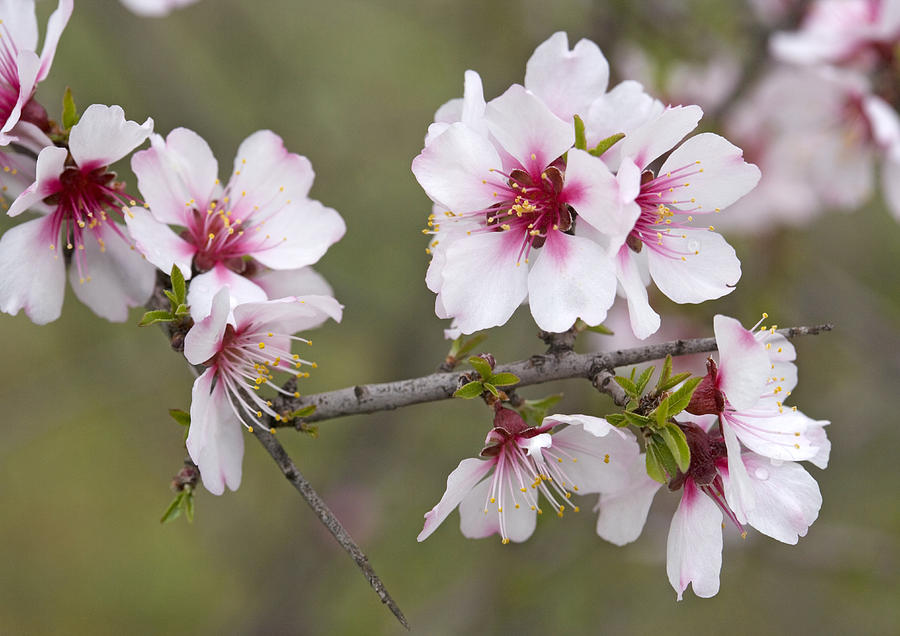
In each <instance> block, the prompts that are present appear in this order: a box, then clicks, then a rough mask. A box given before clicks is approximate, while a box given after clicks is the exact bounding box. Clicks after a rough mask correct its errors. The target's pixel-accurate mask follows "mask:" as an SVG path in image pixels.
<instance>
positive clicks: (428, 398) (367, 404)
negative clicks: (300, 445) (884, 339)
mask: <svg viewBox="0 0 900 636" xmlns="http://www.w3.org/2000/svg"><path fill="white" fill-rule="evenodd" d="M831 329H832V325H831V324H825V325H818V326H813V327H790V328H787V329H779V330H778V333H780V334H782V335H783V336H785V337H786V338H789V339H790V338H795V337H797V336H805V335H815V334H818V333H821V332H823V331H831ZM715 350H716V340H715V338H695V339H692V340H673V341H671V342H664V343H660V344H653V345H647V346H643V347H635V348H633V349H620V350H618V351H609V352H605V353H574V352H573V351H570V350H562V351H559V352H558V353H547V354H544V355H536V356H532V357H530V358H528V359H527V360H519V361H518V362H512V363H510V364H504V365H497V368H496V369H495V370H494V371H495V372H496V373H502V372H509V373H514V374H515V375H516V376H518V377H519V383H518V384H517V385H516V386H515V387H513V388H517V387H523V386H530V385H534V384H543V383H544V382H550V381H552V380H563V379H568V378H585V379H588V380H591V381H592V382H594V383H595V386H596V381H595V378H598V377H599V378H600V382H601V383H602V381H603V380H606V381H605V383H603V388H601V387H598V388H599V389H600V390H602V391H604V392H610V391H613V392H614V391H615V388H614V387H611V386H610V382H609V379H610V378H607V377H606V376H601V374H602V372H604V371H606V372H607V373H610V374H611V372H612V371H613V369H615V368H616V367H621V366H625V365H629V364H639V363H642V362H649V361H651V360H661V359H662V358H665V357H666V356H667V355H672V356H681V355H686V354H691V353H706V352H709V351H715ZM461 376H462V374H461V373H458V372H455V373H433V374H431V375H426V376H423V377H420V378H412V379H409V380H398V381H396V382H385V383H382V384H360V385H356V386H351V387H347V388H344V389H337V390H336V391H328V392H326V393H315V394H313V395H307V396H302V397H300V398H289V399H283V400H279V402H278V408H279V409H280V410H281V412H282V413H292V412H294V411H297V410H299V409H302V408H305V407H308V406H310V405H315V407H316V409H315V411H314V412H313V413H312V414H310V415H308V416H306V417H304V418H303V419H302V421H300V422H298V421H297V420H294V421H293V422H290V423H288V424H286V423H284V422H275V421H274V420H273V419H271V418H269V419H268V421H267V422H266V424H267V425H268V426H270V427H271V426H286V425H294V426H297V427H299V426H300V425H301V424H302V423H304V422H321V421H324V420H330V419H334V418H336V417H343V416H345V415H360V414H363V413H375V412H377V411H390V410H393V409H397V408H400V407H403V406H410V405H412V404H421V403H423V402H435V401H438V400H446V399H448V398H451V397H453V393H454V392H455V391H456V389H457V388H459V385H460V378H461ZM612 384H615V383H614V382H613V383H612ZM291 386H292V387H293V386H294V385H293V384H292V385H291ZM616 386H617V385H616ZM607 388H609V391H607ZM291 391H293V388H291ZM613 397H614V398H615V397H616V396H615V395H614V394H613Z"/></svg>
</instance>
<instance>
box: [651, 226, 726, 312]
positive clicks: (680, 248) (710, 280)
mask: <svg viewBox="0 0 900 636" xmlns="http://www.w3.org/2000/svg"><path fill="white" fill-rule="evenodd" d="M677 231H678V232H680V233H679V234H675V232H673V233H672V235H671V237H666V238H665V242H666V246H667V247H668V248H670V249H672V250H674V251H676V252H677V253H678V254H680V255H682V256H683V258H684V260H681V257H677V256H676V257H674V258H671V257H669V256H664V255H661V254H659V253H658V252H656V251H655V250H653V249H648V254H647V258H648V260H649V265H650V276H651V277H652V278H653V282H654V283H656V286H657V287H658V288H659V291H661V292H662V293H664V294H665V295H666V296H668V297H669V298H671V299H672V300H674V301H675V302H676V303H702V302H704V301H707V300H713V299H715V298H721V297H722V296H724V295H726V294H730V293H731V292H732V291H734V285H736V284H737V282H738V280H739V279H740V277H741V262H740V261H739V260H738V259H737V256H736V255H735V253H734V248H733V247H731V246H730V245H729V244H728V243H726V242H725V239H723V238H722V237H721V236H720V235H719V234H716V233H715V232H710V231H709V230H699V229H682V230H677Z"/></svg>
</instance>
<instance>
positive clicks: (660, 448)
mask: <svg viewBox="0 0 900 636" xmlns="http://www.w3.org/2000/svg"><path fill="white" fill-rule="evenodd" d="M653 440H654V442H655V443H653V444H650V446H649V448H650V449H651V450H652V451H653V452H654V453H655V454H656V460H657V461H658V462H659V464H660V466H662V468H663V470H665V471H666V473H667V475H668V478H669V479H671V478H672V477H674V476H675V475H677V474H678V464H677V462H676V461H675V458H674V457H672V453H671V452H670V451H669V447H668V446H667V445H666V442H665V441H664V440H663V439H662V438H661V437H660V436H659V435H656V434H654V435H653Z"/></svg>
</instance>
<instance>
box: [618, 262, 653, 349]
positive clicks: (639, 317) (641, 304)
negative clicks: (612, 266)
mask: <svg viewBox="0 0 900 636" xmlns="http://www.w3.org/2000/svg"><path fill="white" fill-rule="evenodd" d="M640 258H641V257H640V254H635V253H634V252H632V251H631V249H630V248H629V247H628V246H627V245H623V246H622V247H621V249H619V253H618V254H617V255H616V278H617V279H618V281H619V285H621V287H622V292H623V293H624V294H625V298H626V300H627V301H628V318H629V320H630V322H631V330H632V331H633V332H634V335H635V337H636V338H640V339H641V340H643V339H645V338H647V337H649V336H651V335H652V334H654V333H656V332H657V331H658V330H659V325H660V318H659V314H658V313H656V312H655V311H653V308H652V307H651V306H650V302H649V301H648V299H647V286H646V284H645V283H644V277H643V276H642V275H641V267H640Z"/></svg>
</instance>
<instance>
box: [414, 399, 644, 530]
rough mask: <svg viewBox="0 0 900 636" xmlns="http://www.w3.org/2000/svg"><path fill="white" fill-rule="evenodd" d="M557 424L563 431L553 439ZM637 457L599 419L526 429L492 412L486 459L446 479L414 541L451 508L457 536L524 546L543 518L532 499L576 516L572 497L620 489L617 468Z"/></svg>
mask: <svg viewBox="0 0 900 636" xmlns="http://www.w3.org/2000/svg"><path fill="white" fill-rule="evenodd" d="M560 424H568V425H569V426H568V427H566V428H564V429H563V430H561V431H559V432H556V433H552V430H553V428H554V427H556V426H558V425H560ZM551 433H552V434H551ZM638 452H639V450H638V446H637V443H636V442H635V440H634V436H633V435H632V434H631V433H630V432H629V431H625V430H621V429H617V428H615V427H613V426H612V425H610V424H609V423H607V421H606V420H604V419H602V418H599V417H591V416H588V415H551V416H550V417H547V418H545V419H544V421H543V422H542V423H541V425H540V426H528V425H527V424H526V423H525V422H524V421H523V420H522V418H521V417H519V414H518V413H516V412H515V411H513V410H511V409H506V408H502V407H497V409H496V413H495V416H494V427H493V428H492V429H491V431H490V432H489V433H488V435H487V438H486V439H485V447H484V449H482V451H481V456H482V457H483V458H485V459H475V458H470V459H464V460H462V461H461V462H460V463H459V466H457V468H456V469H455V470H454V471H453V472H452V473H450V476H449V477H447V490H446V492H444V496H443V497H441V500H440V501H439V502H438V504H437V505H436V506H435V507H434V508H432V509H431V510H430V511H428V512H427V513H425V526H424V527H423V528H422V532H420V533H419V536H418V540H419V541H424V540H425V539H427V538H428V537H429V536H431V534H432V533H433V532H434V531H435V530H436V529H437V527H438V526H439V525H441V524H442V523H443V522H444V520H445V519H446V518H447V517H448V516H449V515H450V513H451V512H453V510H454V509H455V508H456V507H457V506H458V507H459V514H460V529H461V530H462V533H463V535H464V536H466V537H468V538H470V539H481V538H484V537H488V536H490V535H492V534H499V535H500V537H501V540H502V542H503V543H509V542H510V541H516V542H521V541H525V540H526V539H528V537H530V536H531V534H532V533H533V532H534V528H535V525H536V524H537V516H538V515H540V514H543V508H542V507H541V504H540V501H539V497H538V494H539V493H540V494H541V495H542V496H543V497H544V498H545V499H546V500H547V503H548V504H549V505H550V508H551V509H552V510H553V511H554V512H556V514H557V516H559V517H562V516H563V514H564V512H565V509H566V506H569V507H570V508H571V509H572V510H573V511H574V512H578V511H579V507H578V506H576V505H574V504H573V503H572V502H571V500H570V498H571V496H572V494H573V493H575V494H585V493H595V492H604V491H616V490H619V489H621V488H623V487H624V486H625V485H626V479H625V478H626V477H627V474H626V473H625V472H624V469H625V467H626V466H628V465H629V464H630V463H631V462H632V460H633V459H634V458H635V457H637V455H638Z"/></svg>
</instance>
